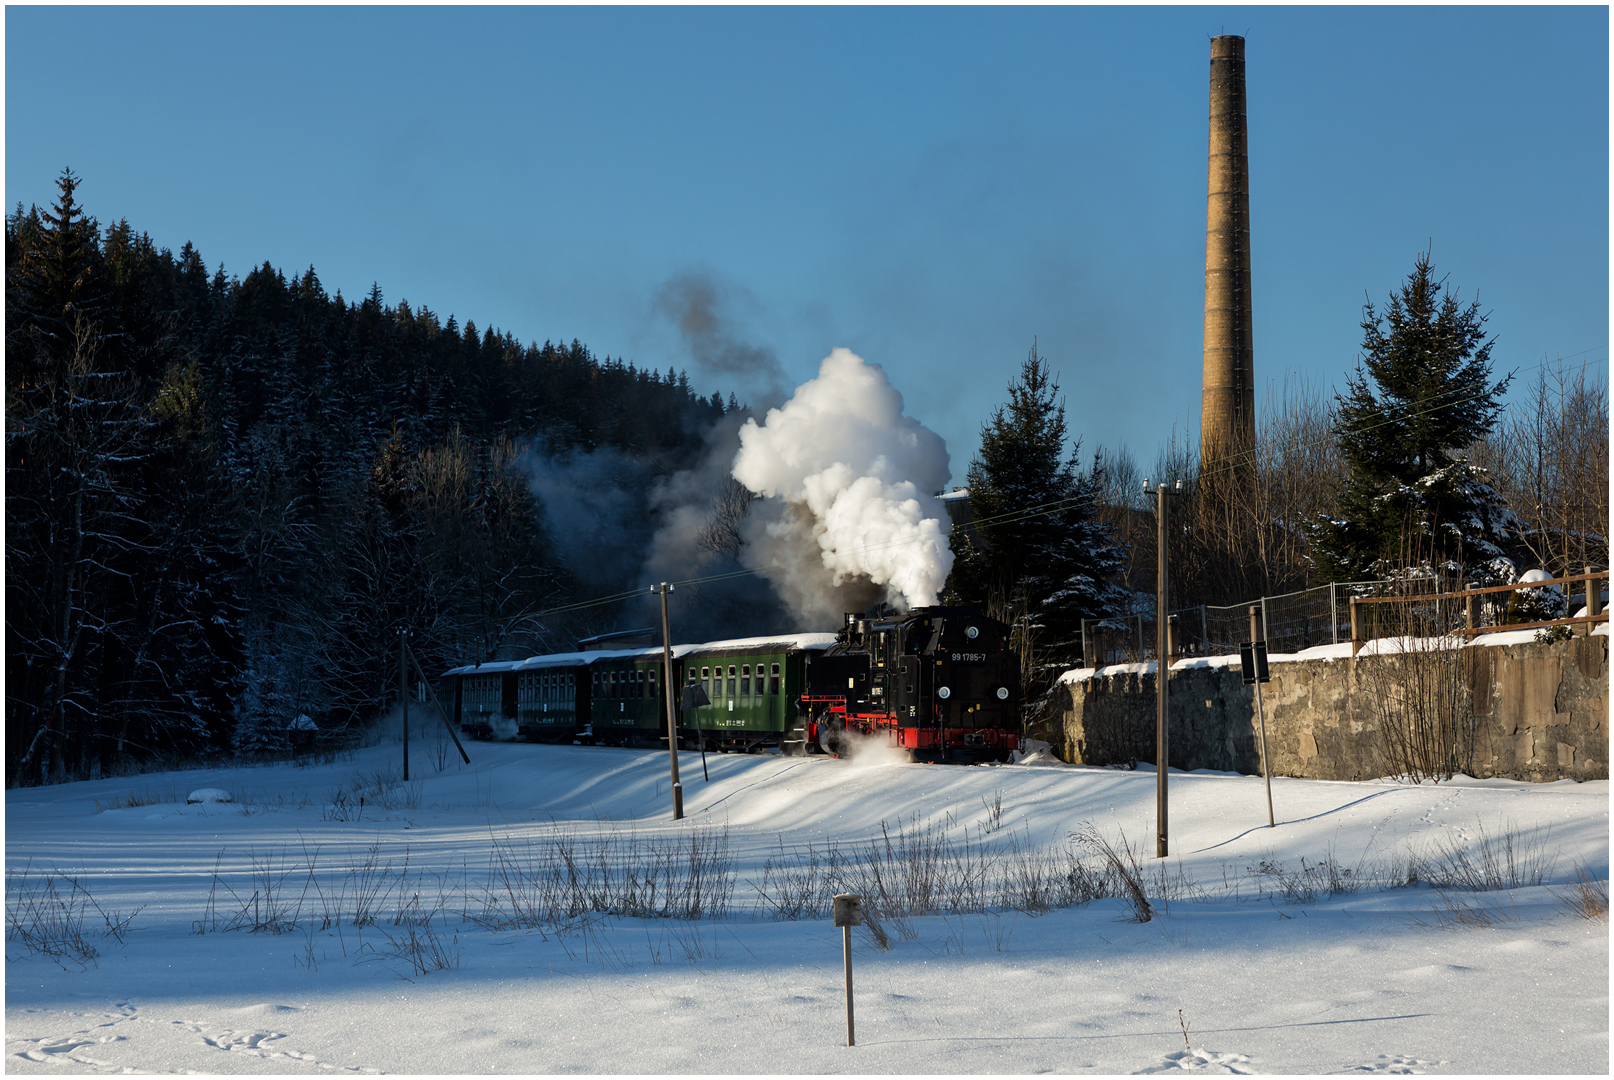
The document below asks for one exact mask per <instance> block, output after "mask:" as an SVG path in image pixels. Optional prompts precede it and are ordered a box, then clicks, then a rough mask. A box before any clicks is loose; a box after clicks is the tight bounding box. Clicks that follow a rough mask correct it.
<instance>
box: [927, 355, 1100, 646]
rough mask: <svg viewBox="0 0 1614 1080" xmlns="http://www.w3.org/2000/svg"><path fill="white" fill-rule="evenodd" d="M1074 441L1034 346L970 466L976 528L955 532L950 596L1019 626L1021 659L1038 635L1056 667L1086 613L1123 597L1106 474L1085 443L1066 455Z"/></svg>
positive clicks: (1091, 614)
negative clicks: (1085, 453)
mask: <svg viewBox="0 0 1614 1080" xmlns="http://www.w3.org/2000/svg"><path fill="white" fill-rule="evenodd" d="M1068 441H1069V437H1068V430H1067V425H1066V421H1065V405H1064V402H1063V401H1062V400H1061V399H1060V398H1059V384H1058V382H1057V380H1055V379H1054V377H1053V375H1052V374H1051V372H1050V371H1049V369H1048V364H1047V361H1046V360H1044V359H1043V358H1042V357H1040V356H1038V355H1037V350H1036V346H1035V345H1033V346H1032V349H1031V353H1030V355H1029V356H1028V357H1027V358H1026V362H1025V364H1024V365H1022V367H1021V369H1020V378H1019V380H1018V381H1017V382H1015V383H1012V384H1011V385H1010V386H1009V401H1008V404H1006V405H1003V406H1000V407H999V408H998V409H997V410H996V411H995V412H993V414H992V418H991V420H990V421H988V422H987V424H986V425H985V426H984V427H982V429H981V449H980V453H979V454H978V455H977V456H976V458H975V460H973V461H972V462H971V463H970V468H969V493H970V495H969V502H970V512H971V514H972V515H973V516H974V519H975V520H974V535H973V536H972V535H970V532H969V530H967V529H957V528H955V529H954V530H953V535H954V551H955V554H956V556H957V559H956V562H955V564H954V570H953V577H952V580H951V583H950V585H951V587H950V593H951V596H952V598H954V599H957V600H961V601H964V602H971V603H980V604H983V605H985V606H986V607H987V609H988V611H989V613H991V614H993V615H994V616H995V617H997V618H1003V619H1005V620H1006V621H1011V622H1014V623H1016V624H1017V633H1018V634H1019V635H1020V638H1021V641H1020V644H1021V655H1022V658H1028V657H1029V656H1030V655H1031V653H1032V649H1031V647H1030V645H1031V641H1035V642H1036V643H1037V646H1038V647H1037V650H1036V652H1037V653H1038V655H1039V657H1040V661H1041V662H1042V663H1047V664H1053V665H1055V666H1058V665H1068V664H1070V663H1073V662H1074V661H1075V659H1076V656H1077V654H1078V652H1079V645H1080V637H1081V620H1082V619H1083V618H1094V617H1099V616H1103V615H1108V614H1111V613H1112V612H1114V611H1115V610H1116V609H1117V608H1118V607H1119V606H1120V604H1121V600H1122V598H1123V595H1124V590H1123V589H1122V588H1121V587H1120V586H1119V585H1118V584H1116V582H1115V577H1116V575H1117V574H1118V572H1119V571H1120V569H1121V567H1122V557H1121V553H1120V550H1119V549H1118V548H1117V547H1116V544H1115V541H1114V539H1113V538H1112V537H1111V536H1110V534H1109V532H1108V530H1107V529H1106V528H1105V527H1104V526H1103V525H1102V524H1100V522H1099V521H1098V517H1097V511H1098V495H1099V483H1098V479H1099V478H1097V477H1095V476H1094V475H1093V474H1092V473H1084V472H1083V471H1082V469H1081V467H1080V465H1079V459H1078V454H1079V452H1080V449H1081V443H1080V440H1077V441H1076V442H1074V443H1072V445H1071V446H1070V449H1069V453H1068V454H1067V452H1066V443H1067V442H1068ZM977 537H978V539H979V542H977ZM1028 633H1029V639H1030V640H1027V639H1026V635H1027V634H1028ZM1034 666H1036V663H1035V662H1031V661H1028V662H1027V667H1028V668H1030V667H1034ZM1026 674H1027V675H1031V674H1033V673H1032V671H1030V670H1027V672H1026Z"/></svg>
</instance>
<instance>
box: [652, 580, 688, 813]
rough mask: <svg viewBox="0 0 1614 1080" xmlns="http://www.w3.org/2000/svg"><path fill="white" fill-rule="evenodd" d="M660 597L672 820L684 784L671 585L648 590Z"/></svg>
mask: <svg viewBox="0 0 1614 1080" xmlns="http://www.w3.org/2000/svg"><path fill="white" fill-rule="evenodd" d="M650 591H651V592H653V593H656V594H657V595H659V596H660V597H661V659H662V664H663V666H664V668H665V670H664V672H663V676H662V682H664V683H666V684H667V757H668V760H669V761H670V762H671V763H672V799H673V820H674V821H678V820H679V819H681V818H682V817H683V816H684V785H682V784H680V783H679V782H678V709H677V707H676V706H675V704H674V701H673V666H672V635H671V633H670V632H669V631H668V629H667V594H668V593H670V592H672V591H673V587H672V586H671V585H669V584H667V583H666V582H665V581H663V582H662V583H661V584H660V585H658V586H656V587H655V588H653V589H651V590H650Z"/></svg>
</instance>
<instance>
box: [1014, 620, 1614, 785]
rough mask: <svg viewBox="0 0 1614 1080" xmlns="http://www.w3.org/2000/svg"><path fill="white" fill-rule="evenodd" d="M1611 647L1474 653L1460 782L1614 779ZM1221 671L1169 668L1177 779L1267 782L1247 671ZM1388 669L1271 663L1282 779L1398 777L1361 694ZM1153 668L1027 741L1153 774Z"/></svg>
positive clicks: (1466, 659) (1090, 685) (1097, 694)
mask: <svg viewBox="0 0 1614 1080" xmlns="http://www.w3.org/2000/svg"><path fill="white" fill-rule="evenodd" d="M1608 641H1609V639H1608V638H1607V637H1603V636H1596V637H1574V638H1571V639H1569V640H1568V641H1559V642H1553V643H1551V644H1537V643H1529V644H1509V645H1496V646H1473V647H1470V648H1466V649H1464V650H1463V651H1462V661H1461V662H1462V663H1463V665H1464V667H1463V671H1464V677H1465V678H1466V681H1467V683H1468V686H1469V689H1470V694H1471V703H1472V712H1473V715H1474V719H1475V725H1474V738H1473V743H1472V746H1471V748H1470V749H1469V751H1468V753H1467V756H1468V758H1469V764H1468V766H1467V767H1465V768H1464V769H1463V770H1462V771H1464V772H1466V773H1468V774H1469V775H1472V776H1477V777H1509V778H1512V779H1516V780H1532V781H1538V782H1541V781H1551V780H1564V779H1570V780H1602V779H1607V778H1608V774H1609V773H1608V763H1609V738H1608ZM1315 651H1317V650H1314V652H1315ZM1222 659H1223V658H1218V659H1216V660H1212V661H1205V660H1186V661H1179V662H1178V664H1176V665H1175V666H1174V667H1173V668H1172V671H1171V682H1170V686H1169V690H1170V701H1171V729H1170V751H1171V765H1172V767H1174V768H1180V769H1220V770H1227V771H1233V772H1241V773H1258V772H1260V769H1261V765H1260V749H1259V747H1258V745H1257V730H1256V716H1255V696H1254V693H1253V688H1252V687H1248V686H1245V685H1243V680H1242V678H1241V673H1240V670H1239V668H1238V666H1237V662H1236V658H1232V659H1233V661H1234V662H1233V663H1232V664H1227V663H1224V662H1222ZM1381 662H1382V661H1380V660H1379V659H1378V658H1377V657H1374V656H1366V655H1364V656H1360V657H1357V658H1355V659H1352V658H1350V657H1348V656H1346V657H1329V658H1318V659H1307V658H1306V654H1298V656H1297V657H1296V658H1294V659H1289V658H1284V657H1274V658H1273V662H1272V664H1271V672H1272V681H1271V682H1269V683H1267V684H1265V685H1264V686H1263V687H1262V698H1263V704H1264V707H1265V713H1266V728H1267V747H1268V751H1269V752H1270V753H1271V755H1272V771H1273V774H1274V775H1278V776H1298V777H1307V778H1310V779H1316V780H1365V779H1371V778H1374V777H1380V776H1386V775H1389V774H1390V773H1391V772H1392V771H1394V770H1393V769H1392V768H1391V767H1390V766H1389V765H1388V764H1387V762H1386V758H1385V756H1384V750H1383V746H1382V740H1381V738H1380V734H1379V730H1378V720H1377V717H1376V716H1375V712H1374V709H1373V703H1372V701H1371V700H1370V698H1369V695H1368V692H1367V689H1366V687H1365V686H1364V684H1363V679H1364V677H1365V676H1367V675H1368V674H1369V671H1368V668H1367V665H1371V664H1375V663H1381ZM1152 666H1153V665H1148V667H1150V668H1152ZM1142 667H1144V665H1131V666H1128V667H1124V668H1106V669H1102V670H1101V671H1099V672H1098V673H1096V674H1093V675H1089V676H1088V677H1085V678H1076V679H1073V680H1072V681H1069V682H1066V683H1062V684H1060V685H1059V686H1056V687H1055V688H1054V689H1053V691H1052V692H1051V695H1050V698H1049V701H1048V705H1047V707H1046V708H1045V709H1044V710H1043V719H1042V720H1040V721H1039V722H1037V723H1034V724H1032V725H1030V727H1029V729H1028V732H1027V734H1029V735H1030V736H1031V737H1032V738H1038V739H1042V740H1044V741H1046V742H1048V743H1049V744H1051V745H1052V746H1053V747H1054V750H1055V751H1056V752H1057V753H1058V754H1059V756H1060V757H1061V758H1063V759H1064V760H1065V761H1069V762H1073V763H1081V764H1089V765H1116V764H1126V763H1128V762H1129V761H1132V760H1134V759H1135V760H1138V761H1144V762H1152V761H1153V760H1154V729H1155V676H1154V673H1153V671H1152V670H1138V669H1140V668H1142Z"/></svg>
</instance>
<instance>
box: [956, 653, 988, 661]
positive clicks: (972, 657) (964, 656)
mask: <svg viewBox="0 0 1614 1080" xmlns="http://www.w3.org/2000/svg"><path fill="white" fill-rule="evenodd" d="M985 660H986V654H985V653H984V652H956V653H954V654H953V662H954V663H965V664H968V663H977V664H978V663H983V662H985Z"/></svg>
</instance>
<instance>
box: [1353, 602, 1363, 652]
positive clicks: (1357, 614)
mask: <svg viewBox="0 0 1614 1080" xmlns="http://www.w3.org/2000/svg"><path fill="white" fill-rule="evenodd" d="M1361 651H1362V614H1361V609H1360V608H1359V607H1358V606H1357V603H1356V597H1354V596H1353V597H1351V657H1352V659H1354V658H1355V657H1356V654H1357V653H1359V652H1361Z"/></svg>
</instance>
